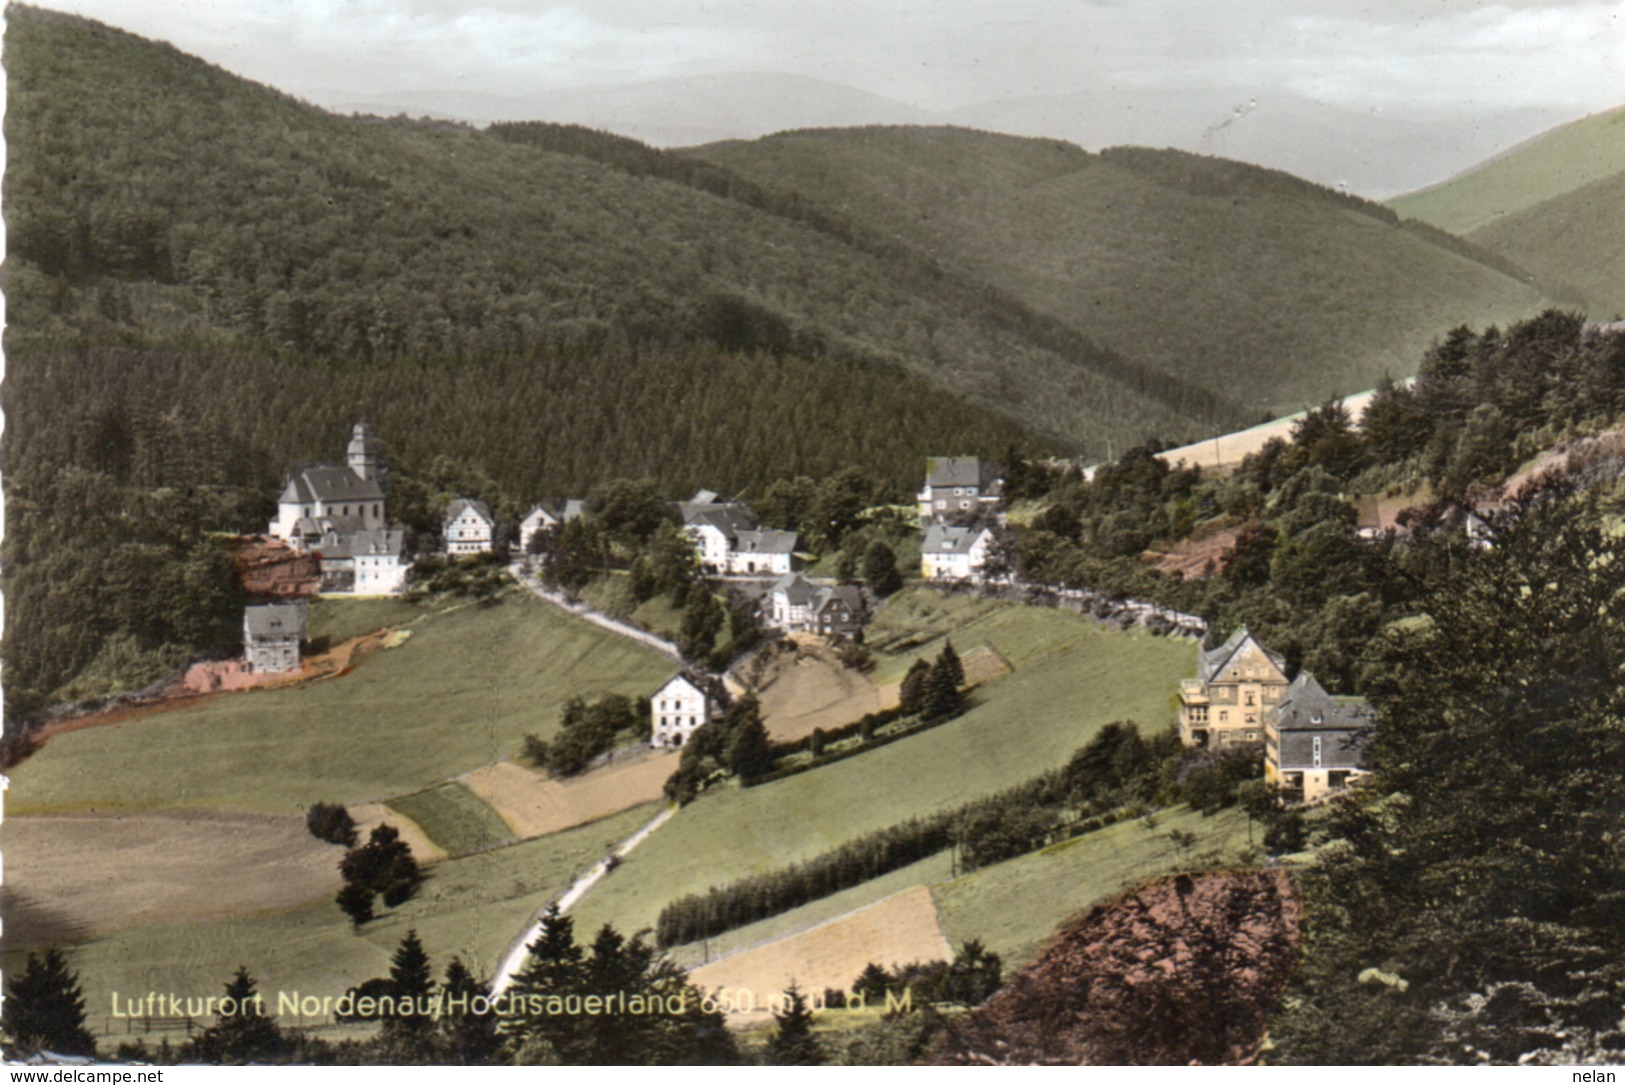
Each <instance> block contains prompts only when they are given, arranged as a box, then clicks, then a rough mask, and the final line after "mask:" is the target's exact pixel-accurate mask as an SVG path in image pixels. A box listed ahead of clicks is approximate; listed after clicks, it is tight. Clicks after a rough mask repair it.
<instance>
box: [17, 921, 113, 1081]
mask: <svg viewBox="0 0 1625 1085" xmlns="http://www.w3.org/2000/svg"><path fill="white" fill-rule="evenodd" d="M0 1024H3V1025H4V1027H5V1034H6V1046H7V1048H8V1051H9V1053H11V1054H13V1055H28V1054H33V1053H34V1052H36V1051H52V1052H55V1053H57V1054H59V1055H94V1054H95V1053H96V1040H95V1037H93V1036H91V1034H90V1032H89V1030H87V1029H86V1028H85V997H84V993H83V992H82V991H81V990H80V989H79V977H78V976H76V975H74V974H73V973H72V972H71V971H69V970H68V962H67V959H66V958H65V957H64V956H63V955H62V951H61V950H59V949H57V948H56V947H54V946H53V947H52V948H50V949H48V950H46V951H45V954H44V956H43V957H36V956H35V955H34V954H32V953H30V954H29V955H28V961H27V963H26V964H25V965H24V966H23V970H22V974H21V975H17V974H15V973H13V975H12V976H11V977H10V982H9V983H7V984H6V998H5V1010H4V1013H3V1015H0Z"/></svg>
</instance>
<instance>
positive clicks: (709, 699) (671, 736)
mask: <svg viewBox="0 0 1625 1085" xmlns="http://www.w3.org/2000/svg"><path fill="white" fill-rule="evenodd" d="M707 687H708V683H707V682H706V681H705V679H703V678H699V677H697V676H696V675H693V674H689V673H687V672H684V671H679V672H677V673H676V674H674V675H672V676H671V677H670V678H669V679H667V680H666V684H665V685H663V686H661V687H660V688H659V689H657V690H655V691H654V693H653V695H651V696H650V698H649V714H650V716H652V717H653V720H652V722H653V734H652V735H651V736H650V738H649V741H650V744H651V745H654V746H681V745H683V743H685V742H687V741H688V738H689V736H690V735H692V734H693V733H694V732H695V731H697V730H699V729H700V728H701V727H702V726H704V725H705V723H706V722H707V721H708V720H710V719H711V717H712V716H714V715H715V714H716V712H717V709H718V707H719V706H718V704H717V702H716V699H715V698H714V697H713V696H712V695H711V692H710V690H709V689H708V688H707Z"/></svg>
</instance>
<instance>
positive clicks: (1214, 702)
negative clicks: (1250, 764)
mask: <svg viewBox="0 0 1625 1085" xmlns="http://www.w3.org/2000/svg"><path fill="white" fill-rule="evenodd" d="M1287 685H1288V682H1287V678H1286V660H1285V659H1283V658H1282V657H1281V656H1280V655H1278V654H1277V653H1275V652H1272V651H1270V650H1269V649H1268V648H1265V647H1264V646H1263V645H1262V644H1260V643H1259V642H1258V640H1257V639H1256V638H1255V637H1254V636H1253V635H1252V634H1251V633H1249V632H1248V631H1247V627H1246V626H1242V627H1241V628H1240V629H1237V630H1236V631H1235V633H1234V634H1232V635H1231V637H1230V639H1229V640H1227V641H1225V642H1224V643H1223V644H1221V645H1219V646H1218V647H1217V648H1213V649H1209V650H1206V651H1203V652H1201V653H1200V655H1199V656H1198V659H1197V665H1196V677H1195V678H1194V679H1190V678H1187V679H1186V680H1185V681H1184V682H1182V683H1180V689H1179V737H1180V738H1181V739H1183V740H1184V742H1185V745H1187V746H1209V747H1213V748H1215V749H1224V748H1226V747H1233V746H1243V745H1247V744H1248V743H1253V742H1262V741H1263V740H1264V713H1265V711H1266V710H1268V709H1271V708H1273V707H1274V706H1275V705H1276V704H1277V703H1278V702H1279V701H1280V700H1281V698H1282V696H1283V695H1284V694H1285V693H1286V690H1287Z"/></svg>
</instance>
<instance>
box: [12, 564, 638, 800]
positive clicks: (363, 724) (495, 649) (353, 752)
mask: <svg viewBox="0 0 1625 1085" xmlns="http://www.w3.org/2000/svg"><path fill="white" fill-rule="evenodd" d="M363 605H364V604H363ZM323 621H324V622H326V623H328V624H329V625H331V626H332V627H335V628H343V627H344V626H343V625H342V623H341V620H340V617H339V615H337V614H334V615H332V616H331V617H324V618H323ZM357 624H361V625H364V624H367V623H365V622H360V623H352V624H351V625H350V628H355V627H356V625H357ZM669 670H670V665H669V664H668V663H667V662H666V661H665V660H663V659H661V658H660V657H659V656H657V655H655V654H654V653H652V652H649V651H647V650H645V649H643V648H640V647H638V646H636V645H634V644H633V643H632V642H630V641H628V640H626V639H624V638H622V637H618V636H616V635H614V634H612V633H609V632H607V631H605V630H603V629H600V628H598V627H597V626H595V625H592V624H591V623H589V622H585V621H582V620H581V619H579V618H575V617H573V616H571V615H568V614H565V613H563V612H562V611H560V610H558V609H557V608H555V607H553V606H551V605H549V604H547V603H543V602H541V601H540V600H537V599H536V598H534V597H532V596H531V595H529V594H528V593H524V592H518V591H514V592H510V593H508V594H506V595H504V596H502V597H500V601H499V602H497V603H496V604H495V605H492V606H475V605H468V606H464V607H462V608H460V609H453V610H448V611H444V612H440V613H431V614H426V615H424V616H423V619H422V620H421V621H420V622H419V623H418V624H416V625H414V626H413V635H412V637H411V639H409V640H408V641H406V643H404V644H402V645H400V646H399V647H397V648H393V649H389V650H385V651H381V652H379V653H377V654H376V655H374V656H372V657H370V658H368V659H367V660H365V661H364V662H363V663H361V665H360V666H358V667H357V668H356V669H355V670H354V671H353V672H351V673H350V674H348V675H346V676H344V677H342V678H335V679H328V680H324V681H318V682H311V683H308V684H306V685H303V686H298V687H291V688H285V689H278V690H269V691H263V692H257V691H250V692H245V693H237V694H231V695H227V696H224V697H220V698H217V699H214V700H211V701H208V702H206V703H203V704H200V705H196V706H193V707H189V708H182V709H176V710H174V711H170V712H165V713H161V714H158V715H154V716H149V717H146V718H144V719H139V720H134V721H131V722H128V723H122V724H116V725H112V726H107V727H96V728H90V729H86V730H82V731H73V732H69V733H67V734H63V735H58V736H57V737H55V738H53V739H51V740H50V741H49V742H48V743H46V745H45V747H44V749H42V750H41V751H40V752H39V753H37V754H35V755H34V756H33V757H32V758H30V759H29V760H28V761H27V762H26V763H24V764H23V765H21V766H19V767H18V768H16V769H15V770H13V772H12V773H11V790H10V793H9V794H8V795H7V805H8V807H9V809H10V812H12V813H43V812H48V811H72V810H99V811H107V810H116V809H157V808H164V807H177V806H185V807H209V806H229V807H247V808H253V809H269V810H286V809H290V808H299V807H303V806H307V805H309V804H310V803H312V802H317V801H327V802H334V801H339V802H361V801H366V800H375V799H388V798H390V797H393V796H397V795H402V794H405V793H409V792H412V791H416V790H419V789H421V788H423V787H425V786H428V785H430V784H434V783H438V782H440V781H442V780H446V779H448V778H450V777H455V776H457V775H459V774H461V773H464V772H467V771H469V770H470V769H474V768H478V767H479V766H481V765H486V764H490V763H491V762H493V761H499V760H502V759H503V758H506V757H512V756H514V755H515V754H516V753H518V751H519V748H520V744H521V743H522V741H523V738H524V735H525V734H526V733H536V734H541V735H544V736H545V735H549V734H551V733H552V732H553V731H554V730H556V729H557V727H558V719H559V713H560V710H561V709H562V707H563V705H564V702H565V701H567V700H568V699H569V698H570V697H573V696H583V697H588V698H592V697H597V696H601V695H603V694H607V693H623V694H628V695H638V694H646V693H648V692H649V691H650V690H652V689H654V688H655V686H656V685H658V684H659V683H660V681H661V680H662V679H664V678H665V677H666V675H667V673H668V671H669Z"/></svg>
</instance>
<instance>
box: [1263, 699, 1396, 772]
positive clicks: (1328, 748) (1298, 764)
mask: <svg viewBox="0 0 1625 1085" xmlns="http://www.w3.org/2000/svg"><path fill="white" fill-rule="evenodd" d="M1375 722H1376V719H1375V716H1374V714H1373V713H1372V710H1371V707H1370V706H1369V705H1367V704H1366V703H1365V702H1364V701H1350V700H1339V699H1337V698H1335V697H1333V696H1332V695H1331V694H1329V693H1327V692H1326V691H1325V689H1323V688H1322V687H1321V685H1320V683H1319V682H1317V681H1315V679H1314V676H1313V675H1311V674H1309V673H1308V672H1307V671H1305V672H1304V673H1302V674H1299V675H1298V677H1297V679H1296V680H1295V681H1294V682H1293V683H1292V685H1291V686H1289V687H1288V688H1287V691H1286V693H1285V694H1284V695H1283V696H1282V697H1281V700H1280V702H1279V703H1277V704H1276V705H1275V707H1274V708H1273V709H1271V710H1270V711H1268V712H1266V713H1265V715H1264V779H1265V780H1266V781H1268V782H1269V784H1270V785H1271V786H1273V787H1275V788H1277V789H1278V790H1280V792H1281V793H1282V795H1283V797H1285V798H1287V799H1288V800H1289V801H1298V802H1314V801H1315V800H1317V799H1320V798H1322V797H1324V796H1326V795H1330V794H1333V793H1334V792H1337V791H1340V790H1342V789H1343V788H1345V787H1347V786H1349V785H1350V784H1352V783H1353V782H1354V781H1356V780H1358V779H1359V778H1360V777H1362V776H1365V775H1368V774H1369V772H1370V770H1369V768H1368V767H1367V761H1366V746H1367V742H1368V740H1369V739H1370V736H1371V728H1372V726H1373V724H1374V723H1375Z"/></svg>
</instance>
